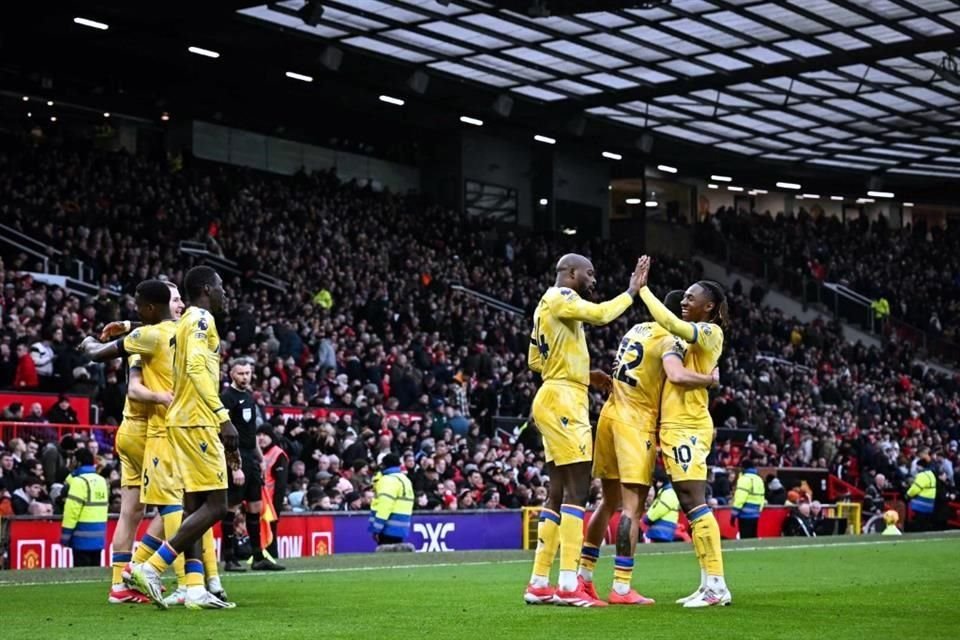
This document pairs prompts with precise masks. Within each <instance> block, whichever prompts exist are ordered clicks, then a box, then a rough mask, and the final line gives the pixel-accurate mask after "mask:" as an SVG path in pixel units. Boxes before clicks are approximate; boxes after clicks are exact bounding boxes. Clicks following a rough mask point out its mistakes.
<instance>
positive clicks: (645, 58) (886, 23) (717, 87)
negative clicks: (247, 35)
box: [240, 0, 960, 178]
mask: <svg viewBox="0 0 960 640" xmlns="http://www.w3.org/2000/svg"><path fill="white" fill-rule="evenodd" d="M305 4H306V3H305V2H303V1H302V0H288V1H285V2H278V3H269V4H264V5H259V6H255V7H251V8H247V9H243V10H241V11H240V13H241V14H242V15H244V16H247V17H249V18H252V19H256V20H260V21H263V22H266V23H271V24H274V25H282V26H284V27H287V28H290V29H295V30H297V31H299V32H302V33H305V34H309V35H311V36H314V37H316V38H318V39H322V40H323V41H325V42H330V43H337V44H338V45H342V46H343V47H344V48H345V49H358V50H363V51H367V52H370V53H373V54H376V55H380V56H386V57H389V58H394V59H397V60H401V61H403V62H406V63H410V64H412V65H417V66H420V67H422V68H424V69H425V70H428V71H430V72H437V73H443V74H449V75H451V76H455V77H457V78H460V79H463V80H466V81H469V82H473V83H479V84H482V85H486V86H488V87H494V88H496V89H497V90H501V91H503V92H506V93H507V94H509V95H514V96H523V97H525V98H530V99H534V100H538V101H542V102H545V103H549V104H550V105H553V106H554V107H555V108H556V109H557V110H563V111H568V112H571V113H573V112H584V113H587V114H589V115H590V116H592V117H596V118H605V119H608V120H612V121H615V122H618V123H623V124H627V125H630V126H631V127H635V128H637V129H638V130H641V131H652V132H656V133H659V134H664V135H667V136H671V137H673V138H678V139H680V140H683V141H686V142H693V143H698V144H703V145H710V146H713V147H716V148H718V149H723V150H726V151H732V152H734V153H737V154H742V155H745V156H749V157H752V158H756V159H758V160H763V161H766V160H770V161H778V162H787V163H793V164H797V163H799V164H807V165H814V166H818V167H830V168H843V169H855V170H865V171H874V172H886V173H890V174H905V175H918V176H930V177H940V178H960V155H958V154H957V149H958V147H960V86H958V83H960V78H958V72H957V70H956V67H955V66H954V67H952V70H953V74H952V76H951V75H950V73H949V72H948V73H946V74H944V73H941V70H940V66H941V64H946V65H948V67H949V66H950V62H949V60H950V56H952V55H955V54H956V49H957V47H958V46H960V2H951V1H946V0H865V1H864V0H860V1H847V0H795V1H794V0H776V1H760V2H757V1H755V0H709V1H705V0H674V2H672V3H668V4H662V3H648V4H662V6H657V7H655V8H651V9H630V8H625V9H613V10H607V11H592V12H587V13H579V14H577V15H562V16H560V15H552V16H550V17H532V15H531V14H533V15H540V16H543V15H545V14H548V13H550V9H551V7H550V5H551V4H554V5H555V6H557V7H558V8H561V9H568V8H569V7H564V5H569V4H578V5H581V6H584V5H590V4H591V3H586V2H581V3H551V2H550V1H549V0H545V1H541V2H531V1H530V0H526V1H520V2H513V3H504V2H497V3H488V2H474V1H469V0H456V1H450V2H437V1H435V0H349V1H326V0H325V1H324V2H322V3H319V5H320V6H322V7H323V11H322V13H321V12H319V11H318V10H316V13H315V14H314V18H309V17H308V21H310V22H313V23H314V24H313V25H309V24H305V23H304V20H303V18H304V17H305V16H306V14H307V12H308V10H310V9H314V10H315V9H316V5H317V3H312V5H313V6H310V7H306V8H304V5H305ZM494 4H496V5H500V6H504V5H510V6H513V7H515V9H516V10H510V11H496V10H495V9H494V7H493V5H494ZM593 4H594V6H595V7H596V6H599V5H601V4H604V5H606V6H610V5H619V6H630V5H633V6H639V5H640V4H643V3H640V2H620V3H616V2H614V3H609V2H608V3H600V2H597V3H593ZM945 58H946V59H947V62H946V63H944V59H945ZM947 78H949V79H947Z"/></svg>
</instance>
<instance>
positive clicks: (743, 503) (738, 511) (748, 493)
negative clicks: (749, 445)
mask: <svg viewBox="0 0 960 640" xmlns="http://www.w3.org/2000/svg"><path fill="white" fill-rule="evenodd" d="M743 467H744V468H743V472H742V473H741V474H740V478H738V479H737V490H736V491H735V492H734V494H733V510H732V511H731V512H730V524H731V526H735V525H736V524H737V520H739V521H740V539H741V540H744V539H747V538H756V537H757V524H758V523H759V522H760V514H761V513H762V512H763V505H764V504H765V503H766V497H765V496H766V487H764V484H763V478H761V477H760V474H758V473H757V469H756V467H754V465H753V463H752V462H750V461H747V462H744V464H743Z"/></svg>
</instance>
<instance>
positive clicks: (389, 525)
mask: <svg viewBox="0 0 960 640" xmlns="http://www.w3.org/2000/svg"><path fill="white" fill-rule="evenodd" d="M380 465H381V468H382V471H381V472H380V473H378V474H377V475H376V477H374V479H373V493H374V498H373V504H372V505H370V507H371V511H370V521H369V525H368V527H367V530H368V531H369V532H370V534H371V535H372V536H373V539H374V540H375V541H376V543H377V550H378V551H413V547H412V545H409V544H407V543H406V540H407V536H408V535H410V525H411V522H412V519H413V498H414V493H413V485H412V484H411V483H410V479H409V478H408V477H407V475H406V474H405V473H404V472H403V467H401V466H400V458H399V456H397V455H396V454H393V453H388V454H387V455H385V456H384V457H383V460H381V462H380Z"/></svg>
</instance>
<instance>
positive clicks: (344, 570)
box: [0, 536, 960, 588]
mask: <svg viewBox="0 0 960 640" xmlns="http://www.w3.org/2000/svg"><path fill="white" fill-rule="evenodd" d="M958 537H960V536H958ZM945 540H949V538H948V537H936V538H894V539H890V538H886V539H880V540H864V541H861V542H834V543H821V544H789V545H777V546H769V547H768V546H762V547H732V548H728V549H724V550H723V552H724V553H733V552H737V553H739V552H742V551H781V550H797V549H830V548H833V547H864V546H874V545H882V544H913V543H920V542H943V541H945ZM689 554H690V549H686V550H683V551H679V550H676V551H667V550H664V551H654V552H647V553H643V554H641V555H652V556H678V555H689ZM530 562H531V560H530V559H529V558H522V559H517V560H478V561H472V562H437V563H418V564H395V565H383V566H374V567H326V568H323V569H291V570H288V571H283V572H279V571H278V572H274V573H257V572H247V573H236V574H232V575H231V576H230V579H231V580H233V579H234V578H250V577H257V578H266V577H277V578H282V577H283V576H289V575H302V574H311V573H348V572H351V571H383V570H385V569H387V570H389V569H394V570H397V569H404V570H405V569H434V568H443V567H481V566H488V565H492V564H528V563H530ZM104 568H106V567H104ZM99 582H104V579H99V578H97V579H93V578H87V579H81V580H54V581H51V582H0V588H2V587H42V586H47V585H64V584H94V583H99Z"/></svg>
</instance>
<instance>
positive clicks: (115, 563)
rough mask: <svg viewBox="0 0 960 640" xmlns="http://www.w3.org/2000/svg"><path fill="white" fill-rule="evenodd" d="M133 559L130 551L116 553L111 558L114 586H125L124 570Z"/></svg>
mask: <svg viewBox="0 0 960 640" xmlns="http://www.w3.org/2000/svg"><path fill="white" fill-rule="evenodd" d="M132 558H133V554H132V553H130V552H129V551H114V552H113V556H112V557H111V558H110V568H111V569H112V571H113V582H112V584H113V585H114V586H120V585H122V584H123V569H124V567H126V566H127V563H128V562H130V560H131V559H132Z"/></svg>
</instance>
